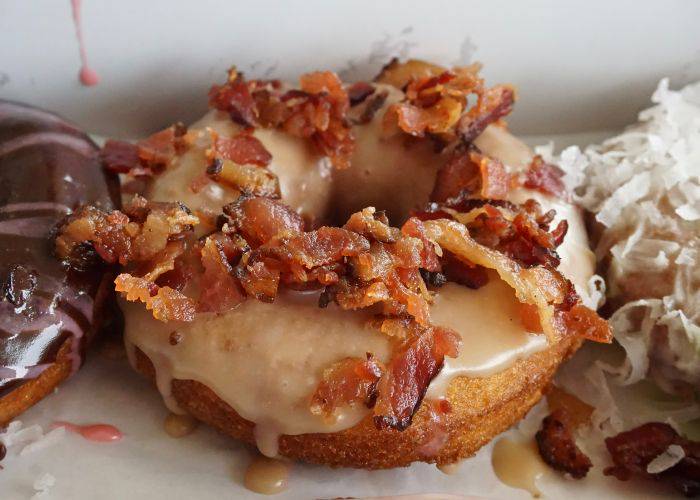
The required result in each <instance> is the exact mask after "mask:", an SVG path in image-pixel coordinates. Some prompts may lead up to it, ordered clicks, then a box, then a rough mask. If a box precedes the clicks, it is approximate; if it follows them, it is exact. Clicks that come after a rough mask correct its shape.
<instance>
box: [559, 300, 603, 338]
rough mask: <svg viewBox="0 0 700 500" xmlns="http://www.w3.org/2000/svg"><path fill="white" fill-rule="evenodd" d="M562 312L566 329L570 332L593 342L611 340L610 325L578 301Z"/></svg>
mask: <svg viewBox="0 0 700 500" xmlns="http://www.w3.org/2000/svg"><path fill="white" fill-rule="evenodd" d="M563 314H564V321H565V323H566V329H567V331H569V332H571V333H572V334H574V335H578V336H579V337H582V338H584V339H588V340H593V341H595V342H604V343H606V344H609V343H611V342H612V339H613V335H612V330H611V328H610V325H609V324H608V322H607V321H605V320H604V319H603V318H601V317H600V316H598V314H597V313H596V312H595V311H593V310H592V309H589V308H588V307H586V306H584V305H582V304H580V303H579V304H576V305H574V306H573V307H572V308H571V309H570V310H569V311H568V312H566V313H563Z"/></svg>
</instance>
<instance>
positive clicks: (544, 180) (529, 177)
mask: <svg viewBox="0 0 700 500" xmlns="http://www.w3.org/2000/svg"><path fill="white" fill-rule="evenodd" d="M563 177H564V171H563V170H562V169H560V168H559V167H557V166H556V165H552V164H551V163H546V162H545V161H544V159H543V158H542V157H541V156H539V155H537V156H535V157H534V158H533V159H532V162H531V163H530V166H529V167H528V169H527V171H526V172H525V178H524V179H523V181H522V183H523V186H525V187H526V188H528V189H536V190H537V191H540V192H542V193H544V194H549V195H552V196H557V197H559V198H564V196H566V186H565V185H564V181H563V180H562V179H563Z"/></svg>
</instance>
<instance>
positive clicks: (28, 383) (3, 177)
mask: <svg viewBox="0 0 700 500" xmlns="http://www.w3.org/2000/svg"><path fill="white" fill-rule="evenodd" d="M118 200H119V184H118V179H117V178H116V176H114V175H112V174H107V173H105V172H104V171H103V169H102V168H101V166H100V161H99V156H98V148H97V146H96V145H95V144H94V143H93V142H92V141H91V140H90V138H89V137H88V136H87V135H86V134H85V133H83V132H81V131H80V130H78V129H77V128H75V127H74V126H72V125H70V124H68V123H66V122H65V121H64V120H63V119H61V118H60V117H58V116H56V115H54V114H51V113H48V112H46V111H42V110H39V109H36V108H32V107H28V106H25V105H22V104H17V103H12V102H7V101H2V100H0V284H1V286H2V289H1V296H0V425H2V424H5V423H6V422H8V421H9V420H11V419H12V418H13V417H15V416H16V415H18V414H19V413H21V412H22V411H24V410H25V409H26V408H28V407H29V406H31V405H33V404H34V403H36V402H37V401H38V400H39V399H41V398H42V397H44V396H45V395H46V394H48V393H49V392H50V391H51V390H52V389H53V388H54V387H55V386H56V385H57V384H58V383H60V382H61V381H62V380H64V379H65V378H66V377H68V376H69V375H70V374H72V373H73V372H75V371H76V370H77V369H78V368H79V367H80V365H81V363H82V359H83V354H84V351H85V345H86V343H87V341H88V340H89V339H90V338H91V337H92V336H93V335H94V334H95V332H96V330H97V329H98V328H99V326H100V324H101V321H102V318H103V316H104V310H105V307H106V305H107V302H106V298H107V297H109V295H110V293H111V292H110V289H111V286H110V276H111V275H112V274H111V272H110V270H109V269H107V268H106V267H104V265H103V264H100V259H97V258H96V256H94V255H93V252H94V251H93V250H91V249H89V248H86V249H85V251H84V252H82V253H81V255H79V256H78V258H76V259H73V261H72V262H71V263H70V265H69V264H68V263H64V262H61V261H59V260H58V259H57V258H56V257H54V255H53V232H54V230H55V228H56V226H57V224H58V223H59V222H60V221H61V220H62V219H64V218H65V217H66V215H68V214H70V213H71V212H72V211H73V210H75V209H76V208H77V207H78V206H80V205H82V204H91V205H96V206H99V207H102V208H104V209H111V208H115V207H117V206H118V203H119V201H118Z"/></svg>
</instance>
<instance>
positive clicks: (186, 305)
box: [114, 274, 195, 321]
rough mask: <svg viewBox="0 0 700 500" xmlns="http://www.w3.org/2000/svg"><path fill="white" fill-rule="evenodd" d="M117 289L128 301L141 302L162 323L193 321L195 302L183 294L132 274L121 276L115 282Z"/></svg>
mask: <svg viewBox="0 0 700 500" xmlns="http://www.w3.org/2000/svg"><path fill="white" fill-rule="evenodd" d="M114 285H115V289H116V291H117V292H121V293H123V295H124V298H126V300H128V301H131V302H134V301H141V302H143V303H144V304H146V309H148V310H149V311H152V312H153V317H154V318H156V319H157V320H160V321H192V320H193V319H194V316H195V302H194V300H192V299H190V298H189V297H187V296H186V295H184V294H183V293H182V292H179V291H177V290H173V289H172V288H170V287H167V286H164V287H159V286H157V285H155V284H154V283H153V282H151V281H148V280H146V279H144V278H139V277H137V276H131V275H130V274H120V275H119V276H117V278H116V279H115V280H114Z"/></svg>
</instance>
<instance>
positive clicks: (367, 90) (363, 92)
mask: <svg viewBox="0 0 700 500" xmlns="http://www.w3.org/2000/svg"><path fill="white" fill-rule="evenodd" d="M374 91H375V88H374V85H372V84H371V83H367V82H357V83H353V84H352V85H350V88H349V89H348V99H350V106H356V105H358V104H360V103H362V102H364V101H365V99H367V98H368V97H369V96H371V95H372V94H374Z"/></svg>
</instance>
